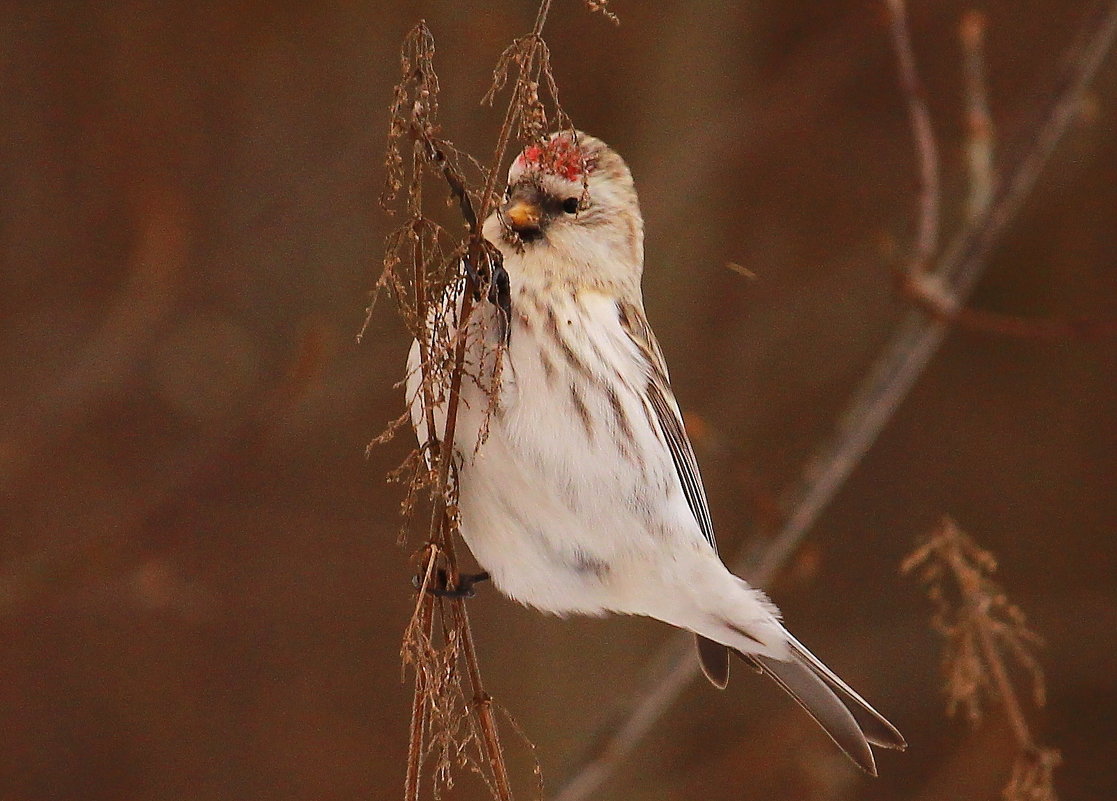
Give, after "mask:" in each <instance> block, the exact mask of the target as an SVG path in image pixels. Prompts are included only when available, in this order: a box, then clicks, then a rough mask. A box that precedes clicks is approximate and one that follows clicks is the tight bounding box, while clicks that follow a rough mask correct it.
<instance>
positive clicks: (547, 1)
mask: <svg viewBox="0 0 1117 801" xmlns="http://www.w3.org/2000/svg"><path fill="white" fill-rule="evenodd" d="M551 2H552V0H542V1H541V2H540V4H539V8H538V11H537V13H536V18H535V23H534V25H533V26H532V30H531V33H530V34H529V35H528V36H527V37H524V38H523V39H521V40H518V43H516V44H514V45H513V49H512V50H510V51H508V52H514V60H515V63H516V64H517V65H518V67H519V73H518V75H517V78H516V83H515V86H514V88H513V92H512V98H511V99H510V101H509V103H508V107H507V109H506V111H505V115H504V121H503V123H502V125H501V130H500V134H499V136H498V137H497V143H496V146H495V148H494V152H493V157H492V160H491V161H490V164H489V166H488V168H487V169H486V170H485V173H484V182H483V183H484V188H483V190H482V192H481V195H480V199H479V210H478V211H476V212H475V210H474V205H473V200H472V198H471V196H470V193H469V190H468V187H467V185H466V182H465V179H464V178H463V176H462V175H461V173H459V172H458V170H457V167H456V166H455V165H454V163H453V162H452V161H451V159H450V158H448V157H447V152H452V153H456V151H453V148H452V146H451V145H449V143H448V142H444V141H443V140H439V139H437V138H436V137H435V133H434V132H435V130H436V126H435V125H434V123H433V117H434V112H435V111H436V109H437V77H436V76H434V74H433V70H431V71H430V74H429V75H423V74H422V72H423V70H424V69H429V68H430V59H431V56H432V55H433V39H432V38H431V37H430V34H429V31H427V30H426V28H425V26H423V25H422V24H421V23H420V26H419V27H418V28H417V29H416V32H415V39H414V41H415V42H416V43H417V44H415V45H414V47H415V61H416V62H417V64H418V72H413V75H417V81H418V91H417V93H416V95H415V100H414V102H413V103H412V104H411V105H410V107H408V104H407V102H406V101H407V98H408V96H407V94H406V92H405V89H404V87H405V86H406V85H407V82H408V81H409V80H414V79H413V78H408V77H407V76H406V75H405V79H404V81H405V83H404V84H401V88H400V89H399V90H397V94H396V101H395V103H394V106H393V108H394V113H395V114H397V115H399V114H400V113H402V112H405V111H406V112H408V113H409V114H410V118H409V120H408V123H407V125H406V129H407V130H409V131H410V134H411V137H412V139H413V141H414V154H413V156H414V162H413V164H414V170H413V171H414V173H415V175H414V176H413V178H414V180H413V181H412V184H411V186H410V188H409V196H408V200H409V203H410V210H411V212H412V216H413V223H412V230H411V235H412V237H413V240H414V246H413V252H412V259H411V261H412V264H413V265H414V266H415V270H414V274H413V276H412V282H413V286H414V306H413V308H414V321H415V322H416V323H417V327H418V329H419V333H418V335H417V340H418V342H419V349H420V358H421V370H422V382H421V389H420V393H421V396H420V400H421V402H422V404H423V409H424V427H425V428H426V441H427V443H428V448H430V449H433V450H434V451H435V452H433V453H432V452H431V451H428V453H427V456H428V457H431V463H432V464H433V466H434V471H435V476H434V479H433V482H432V483H433V488H432V506H433V508H432V510H431V517H430V527H429V532H428V545H427V549H426V555H425V562H424V566H423V568H422V570H423V575H424V576H425V578H424V581H423V586H422V588H421V589H420V598H419V601H418V605H417V608H416V612H415V615H414V616H413V618H412V624H411V627H410V629H409V630H410V631H411V632H412V636H413V637H414V638H415V639H417V640H418V641H419V644H420V647H426V646H427V645H429V643H430V639H431V637H432V636H433V631H434V610H435V604H436V603H438V602H436V600H435V599H434V598H433V597H432V596H431V595H430V594H429V593H427V592H426V590H427V587H428V586H429V585H430V581H431V577H432V576H434V575H435V574H436V571H437V568H438V564H439V563H440V562H441V563H442V564H444V565H445V567H446V570H445V573H446V574H447V578H448V581H449V583H450V584H451V586H458V583H459V581H460V575H459V570H458V562H457V555H456V553H455V543H454V539H455V534H456V520H455V515H454V514H452V513H451V511H450V500H451V498H452V496H453V494H454V492H455V491H456V479H455V476H454V466H453V464H454V463H453V454H454V443H455V441H456V430H457V420H458V409H459V404H460V397H461V387H462V380H463V376H464V374H465V359H466V350H467V339H468V337H469V336H470V329H471V327H470V317H471V315H472V314H473V311H474V309H475V307H476V304H477V302H478V298H479V297H480V293H481V292H482V291H487V289H488V287H487V286H479V285H478V281H479V280H480V281H481V282H482V283H484V282H485V281H486V280H487V279H486V278H485V277H484V276H487V278H488V279H489V280H491V279H492V277H493V276H494V262H493V256H492V255H491V254H492V251H491V246H490V245H489V244H488V243H487V242H486V241H485V239H484V236H483V233H482V230H481V225H480V224H479V222H478V221H479V220H485V219H486V218H487V217H488V215H489V213H490V211H491V210H492V208H493V201H494V198H495V189H496V185H497V181H498V179H499V173H500V168H501V165H502V164H503V161H504V157H505V154H506V153H507V150H508V146H509V143H510V141H511V140H512V138H513V134H514V132H515V129H516V122H517V120H519V121H520V122H521V126H520V127H521V128H524V127H525V126H524V125H523V123H524V122H525V121H526V120H527V115H529V114H531V113H533V112H534V111H535V110H536V109H537V108H540V107H539V106H538V96H537V87H538V80H539V78H540V74H542V75H543V76H544V77H546V79H547V80H548V81H549V82H550V86H551V91H552V94H554V93H555V90H554V88H553V80H552V79H551V78H550V72H549V67H548V66H546V61H545V59H546V58H547V54H546V52H547V51H546V45H545V44H544V43H543V39H542V32H543V26H544V25H545V23H546V20H547V15H548V13H549V11H550V7H551ZM600 5H601V9H599V10H604V8H605V7H604V4H600ZM405 52H406V51H405ZM541 54H542V60H541ZM504 63H505V64H507V62H504ZM405 64H406V65H407V66H408V67H409V68H412V69H413V67H414V65H412V64H410V63H409V62H407V61H405ZM406 72H407V70H405V73H406ZM560 115H561V111H560ZM399 119H400V117H398V116H396V117H393V128H392V132H393V134H398V132H399V131H400V130H402V126H400V125H398V124H397V121H398V120H399ZM392 153H398V150H395V151H390V165H391V166H392V168H393V169H394V170H395V172H394V175H396V176H400V175H402V168H399V167H396V165H399V164H400V162H401V160H400V159H399V157H398V156H396V157H394V160H392V158H393V157H392V155H391V154H392ZM424 166H433V167H435V168H437V169H439V170H440V171H441V173H442V175H443V177H444V178H445V179H446V182H447V184H448V185H449V188H450V194H451V196H453V197H454V198H456V199H457V201H458V204H459V209H460V211H461V213H462V217H463V219H464V220H465V222H466V224H467V226H468V228H469V238H468V242H467V243H465V244H464V247H462V248H461V249H460V250H459V251H458V252H459V253H463V254H464V257H465V259H466V261H467V263H468V265H469V266H471V267H472V269H468V270H466V271H465V275H464V277H463V279H462V280H463V283H464V291H463V292H462V294H461V306H460V308H459V309H458V310H457V316H456V332H455V333H454V336H453V340H452V342H450V343H447V344H448V346H449V348H450V349H451V351H452V354H453V355H452V366H451V368H450V371H449V381H448V386H446V389H445V395H444V402H445V415H446V417H445V425H444V428H443V430H442V431H438V430H437V426H436V420H435V415H434V409H435V406H436V401H435V399H434V398H432V397H431V395H432V387H434V386H435V383H434V381H435V376H434V365H433V364H432V353H431V350H432V343H431V342H429V341H428V336H427V334H426V332H425V331H424V330H423V326H425V325H426V324H427V321H428V320H429V314H428V309H429V304H430V302H431V298H430V297H429V295H431V288H430V287H429V286H428V285H427V281H426V273H425V270H426V265H427V257H426V254H424V252H423V230H424V229H423V226H424V224H425V220H424V219H423V217H422V213H421V208H422V181H421V178H419V177H418V175H419V173H421V171H422V168H423V167H424ZM397 180H398V178H397ZM396 186H398V183H397V184H396ZM387 194H388V195H389V196H394V187H392V188H391V189H390V191H389V192H388V193H387ZM454 266H455V267H456V266H457V264H456V259H455V262H454ZM486 268H487V269H486ZM449 603H450V607H451V610H452V614H451V616H450V618H449V621H450V622H449V623H447V620H446V618H443V627H444V628H445V627H447V625H449V626H450V627H451V628H452V634H450V633H449V632H448V633H447V636H448V637H452V638H453V640H454V647H456V648H457V649H458V652H457V653H458V656H459V657H460V659H461V661H462V663H463V664H464V665H465V672H466V675H467V676H468V680H469V686H470V702H469V707H470V711H471V713H472V714H473V716H474V719H475V721H476V727H475V729H474V731H475V733H476V735H477V739H478V741H479V743H480V748H481V751H482V754H483V756H484V760H485V763H486V764H487V766H488V769H489V772H490V773H491V778H492V781H491V783H490V789H491V790H492V792H493V794H494V795H495V797H496V798H497V799H498V801H512V790H511V783H510V781H509V778H508V770H507V766H506V764H505V760H504V751H503V748H502V745H501V741H500V735H499V731H498V728H497V722H496V718H495V715H494V713H493V708H492V700H491V698H490V697H489V695H488V693H487V692H486V691H485V688H484V684H483V680H482V676H481V668H480V661H479V659H478V656H477V649H476V646H475V643H474V640H473V632H472V628H471V626H470V622H469V615H468V613H467V611H466V607H465V603H464V599H462V598H454V599H452V600H451V601H450V602H449ZM428 679H429V677H428V676H427V675H426V674H425V672H424V668H423V666H422V665H416V670H415V694H414V700H413V705H412V720H411V730H410V735H409V744H408V763H407V771H406V779H405V787H404V798H405V801H418V799H419V779H420V773H421V767H422V760H423V752H424V743H425V741H426V740H427V738H428V736H429V732H428V728H429V726H430V723H431V707H430V703H431V697H430V694H431V692H432V688H431V687H428V686H427V685H428Z"/></svg>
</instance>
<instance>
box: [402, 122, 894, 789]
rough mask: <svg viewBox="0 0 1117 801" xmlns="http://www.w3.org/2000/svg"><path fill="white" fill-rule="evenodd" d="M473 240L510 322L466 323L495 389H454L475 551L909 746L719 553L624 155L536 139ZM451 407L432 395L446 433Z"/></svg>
mask: <svg viewBox="0 0 1117 801" xmlns="http://www.w3.org/2000/svg"><path fill="white" fill-rule="evenodd" d="M484 234H485V237H486V238H487V239H488V240H489V242H491V243H492V244H494V245H495V246H496V247H497V248H499V249H500V251H501V253H502V255H503V258H504V269H505V270H506V271H507V274H508V281H509V292H510V299H511V310H512V311H511V319H510V320H508V321H507V326H506V327H505V325H503V324H501V321H498V320H497V316H498V315H499V312H498V311H497V310H496V308H495V307H494V306H492V305H490V304H487V303H484V302H482V303H481V306H480V308H478V309H477V310H476V311H475V313H474V314H473V315H472V316H471V318H470V323H469V325H470V326H471V328H473V329H474V330H471V331H470V332H468V334H469V336H468V337H467V341H468V342H469V351H468V359H467V361H468V362H469V364H470V365H471V367H472V369H474V370H476V371H479V372H480V373H486V371H488V373H489V375H492V371H493V369H494V367H493V365H494V362H495V359H494V356H493V347H494V345H495V344H496V342H497V339H498V337H499V336H501V335H502V334H503V335H506V341H507V347H506V350H505V351H504V353H503V360H502V368H501V369H500V370H499V372H498V373H497V374H496V378H495V379H493V380H494V384H493V386H491V387H489V388H488V389H486V383H485V378H484V376H481V377H479V378H478V379H477V380H473V379H466V380H465V381H463V383H462V389H461V403H460V406H459V413H458V421H457V428H456V437H455V443H454V444H455V449H454V450H455V467H456V473H457V481H458V492H459V510H460V514H461V533H462V536H463V537H464V538H465V541H466V542H467V543H468V545H469V547H470V549H471V550H472V551H473V554H474V556H475V557H476V559H477V561H478V563H479V564H480V565H481V566H482V567H483V568H484V569H485V570H486V571H487V572H488V573H489V574H490V575H491V577H492V580H493V582H494V583H495V584H496V586H497V587H498V588H499V589H500V590H501V591H502V592H504V593H505V594H507V595H508V596H510V597H512V598H514V599H516V600H517V601H520V602H522V603H525V604H529V605H531V606H534V607H537V608H539V609H541V610H544V611H546V612H552V613H556V614H559V615H565V614H571V613H577V614H586V615H602V614H605V613H607V612H617V613H621V614H630V615H647V616H648V617H653V618H656V619H658V620H662V621H664V622H666V623H669V624H671V625H673V626H678V627H679V628H682V629H686V630H688V631H691V632H693V633H694V634H695V635H696V639H697V643H698V654H699V658H700V661H701V664H702V668H703V670H704V672H705V673H706V676H707V677H708V678H709V679H710V681H711V682H713V683H714V684H715V685H716V686H718V687H724V686H725V684H726V682H727V681H728V678H729V653H730V651H733V652H736V653H737V654H738V655H740V656H741V657H742V658H743V659H744V660H745V661H746V662H747V663H748V664H750V665H751V666H752V667H754V668H756V669H758V670H760V671H762V672H763V673H766V674H767V675H769V676H771V677H772V678H773V679H774V680H775V681H776V682H777V683H778V684H779V685H780V686H781V687H783V688H784V689H785V690H786V691H787V692H789V693H790V694H791V695H792V696H793V697H794V698H795V699H796V700H797V701H798V702H799V703H800V704H802V705H803V707H804V708H805V709H806V710H807V711H808V712H809V713H810V714H811V715H812V716H813V717H814V718H815V720H817V721H818V722H819V723H820V724H821V725H822V727H823V728H824V729H825V730H826V732H827V733H828V734H829V735H830V736H831V737H832V738H833V740H834V741H835V742H836V743H837V744H838V745H839V746H841V748H842V749H844V750H845V752H846V753H847V754H849V756H850V757H851V758H852V759H853V760H854V761H855V762H856V763H857V764H858V765H860V766H861V767H862V768H863V769H864V770H866V771H868V772H869V773H872V774H874V775H875V772H876V767H875V763H874V760H873V754H872V750H871V749H870V747H869V745H870V743H872V744H874V745H878V746H883V747H886V748H903V747H904V746H905V742H904V739H903V737H902V736H901V735H900V733H899V732H898V731H897V730H896V729H895V728H894V727H893V726H892V724H890V723H889V722H888V721H887V720H885V719H884V717H882V716H881V715H880V714H879V713H878V712H876V710H874V709H873V708H872V707H871V706H869V704H868V703H866V702H865V700H864V699H862V698H861V696H859V695H858V694H857V693H855V692H854V691H853V690H852V689H850V687H849V686H848V685H846V684H845V682H843V681H842V680H841V679H839V678H838V677H837V676H836V675H835V674H834V673H833V672H831V671H830V670H829V669H828V668H827V667H826V666H825V665H823V664H822V663H821V662H820V661H819V660H818V659H817V658H815V657H814V656H813V655H812V654H811V653H810V652H809V651H808V650H807V649H806V648H804V647H803V646H802V645H801V644H800V643H799V642H798V640H796V639H795V638H794V637H792V636H791V635H790V634H789V633H788V632H787V630H786V629H785V628H784V627H783V625H782V624H781V622H780V615H779V610H777V609H776V607H775V606H774V605H773V604H772V603H771V602H770V601H769V600H768V599H767V597H766V596H765V595H764V593H763V592H761V591H760V590H758V589H755V588H752V587H750V586H749V585H748V584H747V583H746V582H745V581H744V580H742V579H740V578H738V577H737V576H735V575H733V574H732V573H730V572H729V570H728V569H726V567H725V565H724V564H723V563H722V561H721V559H720V558H719V557H718V553H717V546H716V543H715V541H714V531H713V524H712V523H711V520H710V512H709V509H708V508H707V505H706V498H705V493H704V490H703V488H702V479H701V477H700V476H699V472H698V465H697V462H696V460H695V456H694V451H693V450H692V448H691V445H690V442H689V441H688V439H687V435H686V431H685V430H684V428H683V422H682V416H681V414H680V412H679V406H678V404H677V403H676V402H675V398H674V395H673V394H672V392H671V386H670V383H669V381H668V375H667V365H666V364H665V363H664V359H663V353H662V352H661V351H660V349H659V346H658V344H657V343H656V340H655V337H654V336H653V334H652V330H651V328H650V327H649V325H648V322H647V320H646V318H645V315H644V305H643V301H642V298H641V293H640V276H641V272H642V271H643V262H644V244H643V238H644V223H643V220H642V218H641V216H640V209H639V205H638V203H637V198H636V190H635V187H634V185H633V182H632V176H631V174H630V173H629V170H628V167H627V166H626V165H625V163H624V161H623V160H622V159H621V158H620V156H618V155H617V154H616V153H614V152H613V151H612V150H611V149H609V148H608V147H607V146H606V145H605V144H604V143H603V142H601V141H599V140H597V139H594V138H593V137H590V136H587V135H585V134H581V133H577V132H561V133H558V134H554V135H552V136H551V137H550V138H549V139H547V140H546V141H544V142H540V143H538V144H533V145H530V146H529V147H527V148H525V149H524V151H523V152H522V153H521V154H520V155H519V156H518V157H517V158H516V160H515V161H514V162H513V164H512V167H511V169H510V170H509V173H508V191H507V194H506V196H505V200H504V203H503V204H502V205H501V207H500V208H499V209H498V210H497V211H496V212H495V213H494V214H492V215H491V216H490V217H489V218H488V219H487V220H486V221H485V225H484ZM455 308H456V307H455V305H454V304H453V303H448V305H447V307H446V308H445V309H444V310H443V311H444V312H445V313H446V314H449V315H451V316H453V315H454V313H455ZM449 324H450V326H451V328H452V327H453V321H450V323H449ZM497 332H501V333H500V334H498V333H497ZM432 344H433V343H432ZM419 362H420V357H419V348H418V343H416V345H415V347H413V348H412V351H411V358H410V364H409V372H408V375H409V380H408V397H409V398H411V404H412V407H411V408H412V418H413V422H414V424H415V428H416V431H417V432H418V436H419V439H420V441H425V440H426V439H427V433H426V429H427V426H426V420H425V417H424V413H423V410H422V404H421V392H420V385H421V383H422V379H421V370H420V364H419ZM444 419H445V410H444V405H441V404H440V405H439V406H438V407H437V409H436V414H435V420H436V426H437V430H438V432H441V431H442V428H443V426H444Z"/></svg>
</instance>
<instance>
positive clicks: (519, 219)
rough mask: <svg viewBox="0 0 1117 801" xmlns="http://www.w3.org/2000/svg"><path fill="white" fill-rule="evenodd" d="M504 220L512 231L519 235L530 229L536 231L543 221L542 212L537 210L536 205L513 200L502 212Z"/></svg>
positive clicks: (525, 201)
mask: <svg viewBox="0 0 1117 801" xmlns="http://www.w3.org/2000/svg"><path fill="white" fill-rule="evenodd" d="M504 218H505V219H506V220H508V224H509V225H511V226H512V230H513V231H516V232H517V233H519V232H522V231H528V230H531V229H538V228H539V222H540V220H542V219H543V210H542V209H541V208H539V205H538V204H537V203H532V202H530V201H527V200H514V201H513V202H512V203H511V204H510V205H509V206H508V208H506V209H505V210H504Z"/></svg>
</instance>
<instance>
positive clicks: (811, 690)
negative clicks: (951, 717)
mask: <svg viewBox="0 0 1117 801" xmlns="http://www.w3.org/2000/svg"><path fill="white" fill-rule="evenodd" d="M788 646H789V648H790V652H791V656H790V658H789V659H787V660H780V659H773V658H772V657H767V656H759V655H755V654H744V653H741V652H740V651H738V652H737V655H738V656H740V657H741V658H742V659H743V660H744V661H745V662H746V663H748V664H749V665H751V666H752V667H754V668H755V669H756V670H758V671H760V672H761V673H764V674H766V675H768V676H770V677H771V678H772V679H773V680H774V681H775V682H776V684H778V685H780V686H781V687H782V688H783V689H784V690H786V691H787V693H788V694H789V695H790V696H791V697H792V698H794V699H795V700H796V701H798V702H799V705H800V706H802V707H803V708H804V709H805V710H807V712H808V713H809V714H810V716H811V717H812V718H814V719H815V720H816V721H818V723H819V725H820V726H822V728H823V729H824V730H825V731H826V733H827V734H828V735H830V738H831V739H832V740H833V741H834V742H835V743H837V744H838V746H839V747H840V748H841V749H842V750H843V751H845V752H846V754H848V755H849V757H850V759H852V760H853V761H854V762H856V763H857V765H858V766H859V767H860V768H861V769H862V770H864V771H865V772H866V773H868V774H870V775H873V776H876V775H877V769H876V761H875V760H874V759H873V752H872V749H871V748H870V747H869V745H870V744H872V745H878V746H881V747H882V748H897V749H901V750H902V749H904V748H906V747H907V742H906V741H905V740H904V738H903V735H901V734H900V732H898V731H897V730H896V727H895V726H893V725H892V724H891V723H889V722H888V721H887V720H885V718H884V716H883V715H881V714H880V713H879V712H877V711H876V710H875V709H873V708H872V707H871V706H870V705H869V703H868V702H867V701H866V700H865V699H864V698H862V697H861V696H860V695H858V694H857V693H856V692H854V691H853V689H852V688H851V687H850V686H849V685H848V684H846V683H845V682H844V681H842V680H841V679H840V678H838V677H837V676H836V675H835V674H834V672H833V671H832V670H830V668H828V667H826V665H824V664H822V662H821V661H819V659H818V658H817V657H816V656H815V655H814V654H812V653H811V652H810V651H808V650H807V649H806V648H804V647H803V645H802V644H801V643H800V642H799V641H798V640H796V639H795V638H794V637H792V636H791V635H790V634H789V635H788Z"/></svg>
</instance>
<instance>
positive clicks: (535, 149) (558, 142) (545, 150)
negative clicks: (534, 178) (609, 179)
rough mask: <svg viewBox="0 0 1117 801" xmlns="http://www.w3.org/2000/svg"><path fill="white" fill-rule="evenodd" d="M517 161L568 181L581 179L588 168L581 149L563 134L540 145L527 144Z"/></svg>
mask: <svg viewBox="0 0 1117 801" xmlns="http://www.w3.org/2000/svg"><path fill="white" fill-rule="evenodd" d="M518 161H519V162H520V164H521V165H522V166H524V167H534V168H535V169H537V170H540V171H541V172H545V173H549V174H551V175H557V176H560V177H562V178H565V179H566V180H568V181H580V180H582V175H583V174H584V173H585V172H589V168H590V165H589V164H587V163H586V159H585V157H584V156H583V155H582V151H581V150H580V149H579V148H578V146H577V145H575V144H574V143H573V142H572V141H571V140H570V139H568V138H567V137H565V136H560V137H558V138H557V139H552V140H551V141H549V142H544V143H543V144H541V145H528V146H527V147H525V148H524V152H523V153H521V154H520V158H519V159H518Z"/></svg>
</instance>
